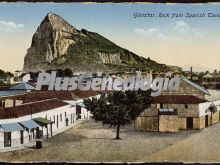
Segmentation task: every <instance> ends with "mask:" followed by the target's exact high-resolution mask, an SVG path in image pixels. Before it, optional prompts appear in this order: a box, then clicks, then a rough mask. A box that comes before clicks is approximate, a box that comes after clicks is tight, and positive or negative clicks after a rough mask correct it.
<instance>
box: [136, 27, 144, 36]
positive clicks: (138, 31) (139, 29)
mask: <svg viewBox="0 0 220 165" xmlns="http://www.w3.org/2000/svg"><path fill="white" fill-rule="evenodd" d="M134 31H135V32H136V33H139V34H144V35H145V34H146V33H147V32H146V31H145V30H144V29H142V28H135V29H134Z"/></svg>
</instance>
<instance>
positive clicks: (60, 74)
mask: <svg viewBox="0 0 220 165" xmlns="http://www.w3.org/2000/svg"><path fill="white" fill-rule="evenodd" d="M57 76H58V77H64V76H65V75H64V71H63V70H62V69H57Z"/></svg>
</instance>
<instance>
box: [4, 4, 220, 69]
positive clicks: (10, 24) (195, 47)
mask: <svg viewBox="0 0 220 165" xmlns="http://www.w3.org/2000/svg"><path fill="white" fill-rule="evenodd" d="M48 12H53V13H56V14H58V15H60V16H61V17H63V18H64V19H65V20H67V21H68V22H69V23H70V24H72V25H73V26H74V27H76V28H77V29H81V28H85V29H87V30H90V31H95V32H98V33H99V34H101V35H103V36H105V37H107V38H108V39H110V40H112V41H113V42H115V43H116V44H118V45H120V46H122V47H124V48H127V49H129V50H131V51H133V52H135V53H137V54H139V55H141V56H144V57H150V58H152V59H154V60H156V61H158V62H161V63H166V64H169V65H178V66H188V65H193V66H195V68H196V67H198V68H201V67H202V68H204V69H211V70H213V69H214V68H216V69H219V70H220V66H219V64H218V63H217V60H216V58H217V59H218V58H219V55H220V54H218V53H219V52H220V51H219V45H220V18H208V17H205V18H191V19H189V18H186V17H183V18H175V19H171V18H163V19H161V18H158V17H155V18H136V19H134V18H133V14H134V12H139V13H154V14H156V15H158V14H159V13H183V14H184V15H185V14H186V13H206V14H207V13H209V12H212V13H216V14H217V13H218V14H220V5H214V4H201V5H193V4H175V5H173V4H172V5H168V4H80V3H78V4H76V3H72V4H49V3H32V4H27V3H10V4H9V3H1V4H0V57H1V58H2V60H1V61H0V68H2V69H5V70H10V71H13V70H16V69H22V66H23V58H24V56H25V53H26V50H27V49H28V48H29V47H30V44H31V39H32V36H33V34H34V32H35V31H36V29H37V27H38V26H39V24H40V23H41V21H42V20H43V18H44V17H45V15H46V14H47V13H48ZM207 59H209V62H207ZM11 63H12V64H13V65H10V64H11Z"/></svg>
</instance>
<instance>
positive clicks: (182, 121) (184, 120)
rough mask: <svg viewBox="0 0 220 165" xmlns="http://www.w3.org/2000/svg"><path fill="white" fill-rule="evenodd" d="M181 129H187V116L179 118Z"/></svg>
mask: <svg viewBox="0 0 220 165" xmlns="http://www.w3.org/2000/svg"><path fill="white" fill-rule="evenodd" d="M178 123H179V129H186V118H181V117H180V118H179V120H178Z"/></svg>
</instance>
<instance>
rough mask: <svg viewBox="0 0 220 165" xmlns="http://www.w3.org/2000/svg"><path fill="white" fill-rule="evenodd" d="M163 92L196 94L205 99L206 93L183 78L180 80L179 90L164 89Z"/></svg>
mask: <svg viewBox="0 0 220 165" xmlns="http://www.w3.org/2000/svg"><path fill="white" fill-rule="evenodd" d="M163 94H178V95H194V96H197V97H199V98H202V99H205V94H204V93H203V92H201V91H200V90H198V89H197V88H195V87H194V86H192V85H190V84H188V83H187V82H185V81H183V80H181V81H180V86H179V91H178V92H172V91H164V92H163Z"/></svg>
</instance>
